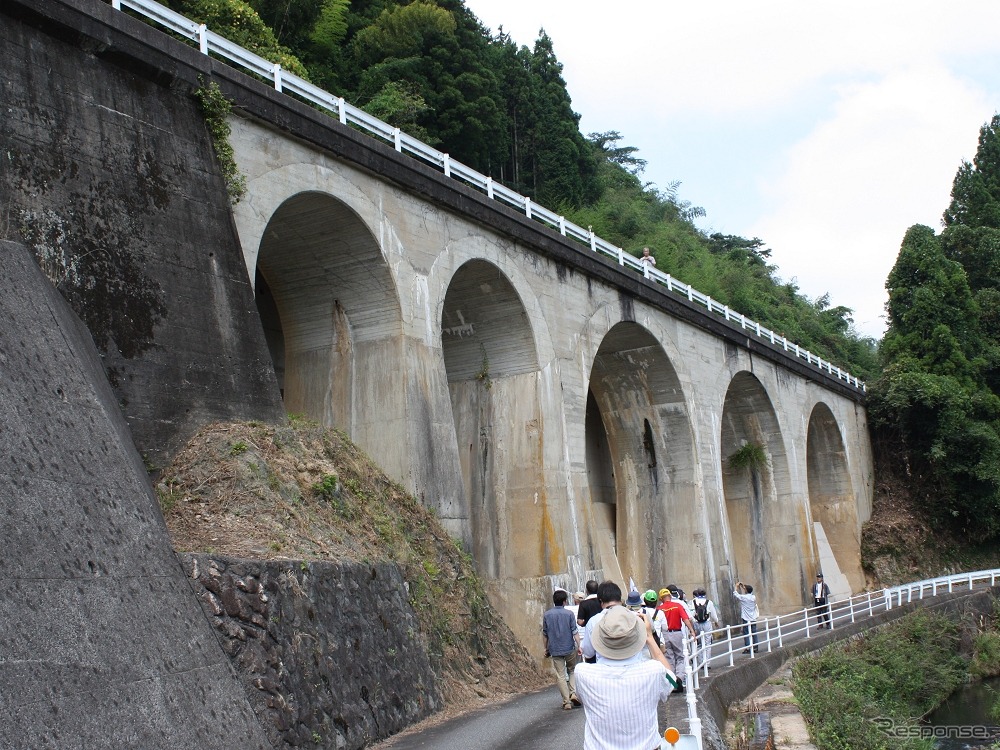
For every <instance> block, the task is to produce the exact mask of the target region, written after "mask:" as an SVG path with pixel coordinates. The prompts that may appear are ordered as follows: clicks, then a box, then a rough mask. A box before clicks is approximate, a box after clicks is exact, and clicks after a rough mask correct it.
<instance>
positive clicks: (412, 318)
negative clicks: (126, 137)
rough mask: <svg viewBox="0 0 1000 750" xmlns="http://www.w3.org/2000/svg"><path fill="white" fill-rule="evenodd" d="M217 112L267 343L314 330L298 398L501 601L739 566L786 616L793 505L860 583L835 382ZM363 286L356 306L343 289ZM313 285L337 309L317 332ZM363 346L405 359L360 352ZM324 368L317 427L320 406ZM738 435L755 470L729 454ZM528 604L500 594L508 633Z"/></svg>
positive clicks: (851, 455) (853, 417)
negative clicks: (443, 530) (463, 557)
mask: <svg viewBox="0 0 1000 750" xmlns="http://www.w3.org/2000/svg"><path fill="white" fill-rule="evenodd" d="M232 126H233V137H232V142H233V145H234V147H235V149H236V153H237V159H238V161H239V163H240V166H241V169H242V170H243V171H244V172H245V173H246V174H247V177H248V185H249V193H250V197H249V198H248V199H247V200H246V201H244V202H243V203H241V204H239V205H238V206H236V207H235V209H234V213H235V217H236V223H237V227H238V230H239V233H240V237H241V240H242V242H243V247H244V256H245V257H246V259H247V263H248V268H250V269H255V275H257V276H258V278H264V279H266V280H267V284H268V286H269V287H270V289H271V291H272V292H273V291H274V289H275V287H276V286H278V287H279V288H280V289H281V290H282V291H281V292H279V293H276V294H275V299H276V301H277V307H278V308H279V310H283V311H286V312H285V313H283V314H282V315H281V319H280V321H279V324H280V325H281V326H282V327H283V328H284V329H285V330H286V345H285V352H286V355H287V353H288V352H289V351H291V347H290V346H289V344H288V342H287V337H288V335H289V334H288V333H287V331H292V332H293V334H292V335H294V336H296V337H298V336H299V334H298V331H314V330H317V329H319V328H321V327H324V328H325V329H326V331H327V333H325V334H324V339H323V342H324V343H323V344H322V347H321V349H320V350H317V349H315V348H313V349H311V351H314V352H320V356H321V357H322V359H321V360H318V361H317V360H313V362H315V364H314V365H310V368H311V370H310V372H312V373H314V375H310V374H308V373H307V372H306V370H305V368H300V375H299V376H298V377H301V378H303V379H305V380H309V381H311V385H310V386H309V387H308V388H304V389H299V390H300V391H301V392H306V391H308V392H312V393H315V394H317V395H316V396H315V397H314V399H313V400H312V401H311V402H310V401H308V400H300V401H297V402H296V406H297V408H302V409H304V410H305V411H306V412H307V413H310V414H311V415H313V416H316V417H317V418H321V419H325V420H327V421H328V423H331V424H335V425H337V426H338V427H341V428H343V429H345V430H346V431H347V432H348V433H349V434H351V435H352V437H354V438H355V439H357V440H358V441H359V442H360V443H361V444H362V445H363V446H364V447H365V449H366V450H367V451H368V452H369V453H371V454H372V455H373V457H375V458H376V460H378V461H379V462H380V463H381V464H382V465H384V466H387V467H393V469H392V470H394V471H395V473H396V476H397V477H399V478H400V479H401V480H403V481H405V482H406V483H408V485H409V487H410V488H412V489H413V490H414V491H415V492H416V493H417V494H418V495H420V496H422V497H424V499H425V501H426V502H427V503H428V504H430V505H432V506H433V507H435V508H437V510H438V512H439V514H440V515H441V517H442V518H443V519H444V520H445V521H446V522H448V523H449V524H450V527H451V530H452V532H453V533H454V534H455V535H456V536H458V537H460V538H461V539H463V540H464V541H466V542H468V543H469V544H471V549H472V550H473V553H474V556H475V558H476V560H477V561H478V563H479V564H480V568H481V570H483V572H484V573H486V574H487V575H488V576H490V577H492V578H493V579H495V581H498V582H500V583H499V585H495V586H494V591H496V592H499V590H500V589H504V588H506V589H507V591H506V593H505V594H503V595H502V596H503V598H504V599H505V600H506V601H509V602H511V603H514V602H517V601H519V600H520V601H523V599H522V597H523V594H524V593H525V591H526V590H531V589H534V588H541V589H545V588H548V589H551V586H552V585H553V583H560V584H561V585H564V586H566V587H567V588H571V589H574V590H575V589H578V588H580V587H581V586H582V583H583V580H584V571H588V570H604V571H606V573H605V574H608V573H610V572H613V574H616V575H615V577H618V575H620V576H621V577H622V580H627V578H629V577H633V578H634V579H635V580H636V581H637V582H638V583H639V585H640V586H643V587H646V586H660V585H663V584H665V583H667V582H668V581H673V582H677V583H678V584H680V585H681V586H682V587H683V588H686V589H688V590H690V589H692V588H694V587H695V586H697V585H702V584H704V585H706V587H707V588H708V589H709V591H710V593H713V594H714V596H715V598H716V600H717V601H719V602H721V603H722V605H723V608H724V609H729V608H730V602H731V597H730V596H729V590H730V587H731V585H732V582H733V581H735V580H736V578H737V577H739V578H742V579H743V580H746V581H749V582H752V583H754V584H755V586H756V587H757V590H758V592H759V593H760V598H761V601H762V604H763V608H764V610H765V611H767V612H785V611H791V610H794V609H798V608H799V607H801V606H802V604H803V602H804V600H805V596H806V593H807V591H808V587H809V584H810V583H811V582H812V580H813V578H814V575H815V571H816V570H817V569H818V567H819V551H818V548H817V544H816V538H815V534H814V526H813V523H814V514H816V515H819V516H821V517H822V519H823V521H824V522H826V524H827V525H828V526H830V527H831V528H835V530H836V535H835V536H834V537H833V538H832V539H831V545H832V547H833V552H834V555H835V556H836V558H837V560H838V563H839V564H840V567H841V569H842V570H845V571H849V572H850V574H851V575H852V576H853V580H855V581H860V580H861V572H860V560H859V555H858V549H859V547H858V539H859V538H860V525H861V523H862V521H863V520H865V519H866V518H867V517H868V515H869V513H870V504H871V493H872V477H871V472H872V460H871V453H870V449H869V443H868V434H867V423H866V418H865V412H864V408H863V406H861V405H860V404H859V403H858V401H857V399H856V398H851V397H849V396H848V395H847V394H844V393H842V392H841V391H839V390H837V389H835V388H831V387H829V386H828V384H827V383H825V382H824V381H822V380H813V379H810V378H807V377H804V376H802V375H801V374H799V373H798V372H794V371H791V370H789V369H788V368H787V367H786V366H785V365H784V364H783V363H781V362H780V361H777V360H772V359H768V358H763V357H760V356H756V355H755V353H754V352H753V351H752V350H751V349H750V348H748V347H741V346H737V345H735V344H733V343H730V342H729V341H727V340H725V339H724V338H720V336H719V335H718V334H717V332H716V331H713V330H706V329H705V328H703V327H701V326H699V325H695V323H694V322H693V321H689V320H685V319H679V318H678V317H676V316H675V315H674V314H672V313H671V312H668V311H667V310H665V309H663V308H661V307H659V306H657V305H656V304H653V297H652V295H653V294H654V293H655V292H656V290H651V291H649V295H650V299H649V300H648V301H647V300H645V299H641V298H640V297H639V296H638V295H636V296H632V295H626V294H625V293H624V292H623V291H622V289H621V288H619V287H618V286H616V284H615V283H614V282H615V281H616V279H615V278H613V276H612V275H611V274H612V271H610V270H609V271H608V278H607V279H595V278H594V277H593V276H592V275H590V274H586V273H581V272H580V269H576V268H573V267H569V266H567V265H566V264H565V263H564V262H562V261H561V260H557V259H553V258H551V257H548V256H547V255H545V254H542V253H540V252H539V251H538V246H537V245H535V244H532V242H531V241H530V237H528V236H526V237H525V238H523V239H522V238H520V237H518V238H512V237H511V236H509V235H507V234H506V233H502V232H498V231H496V230H495V229H492V228H490V227H487V226H485V225H483V224H481V223H478V222H477V221H474V220H473V219H472V218H470V217H468V216H463V215H456V214H455V213H453V212H451V211H449V210H446V208H445V207H443V206H441V205H439V204H438V203H437V202H436V201H433V200H429V199H428V197H427V196H426V195H424V194H422V193H421V194H416V193H412V192H409V191H407V190H404V189H401V188H399V187H397V186H396V185H395V184H393V183H391V182H387V181H385V180H384V179H383V177H382V176H381V175H376V174H373V173H371V172H369V171H367V170H365V169H362V168H359V167H358V166H357V165H355V164H353V163H351V162H350V161H346V160H341V159H337V158H333V157H332V156H331V154H330V153H329V151H327V150H324V148H322V146H321V144H309V143H303V142H301V141H298V140H293V139H288V138H278V137H276V133H275V131H274V130H273V129H272V128H271V127H269V126H267V125H266V124H263V123H261V122H258V121H254V120H251V119H244V118H234V119H233V120H232ZM331 127H333V125H331ZM332 137H333V136H331V138H332ZM320 206H322V207H323V208H324V210H323V211H320V210H319V207H320ZM330 217H333V218H330ZM536 231H537V232H539V233H542V232H543V231H544V230H541V229H536ZM304 238H308V239H304ZM324 238H326V239H324ZM578 254H579V253H578ZM303 257H308V263H307V264H302V265H300V261H299V259H300V258H303ZM583 257H585V258H586V257H587V256H583ZM348 269H349V270H348ZM614 272H615V273H620V272H619V271H614ZM271 278H277V279H279V280H280V279H285V278H287V279H300V278H313V279H318V278H322V279H324V281H323V282H322V283H320V282H317V283H316V284H310V285H301V284H300V285H298V286H297V287H295V288H294V289H293V288H292V286H291V285H290V284H288V283H283V282H281V281H279V282H278V283H277V284H275V283H272V282H271ZM355 278H359V279H364V280H365V282H366V285H365V286H362V287H357V288H356V285H357V282H355V281H354V279H355ZM371 280H378V283H377V285H375V286H374V288H373V289H372V290H369V287H371V286H372V285H371V283H370V281H371ZM622 283H624V282H622ZM638 283H640V284H645V282H644V281H641V280H640V281H639V282H638ZM373 296H374V297H376V298H377V299H379V300H381V303H380V305H379V310H381V311H382V316H381V317H379V318H374V317H373V316H372V315H370V314H368V313H367V312H366V307H365V305H357V304H355V305H352V304H351V303H350V300H352V299H353V300H362V299H364V300H366V301H367V300H370V299H371V298H373ZM279 298H280V299H279ZM333 300H336V301H337V303H338V304H339V305H340V307H338V308H337V315H342V316H343V317H344V318H345V319H346V322H345V324H344V325H342V326H340V328H338V329H337V330H336V331H334V330H333V328H334V327H333V326H331V325H330V324H329V322H328V321H330V320H331V319H333V318H334V317H335V316H333V315H332V314H331V311H332V309H333V308H332V301H333ZM286 313H287V314H286ZM298 315H301V316H302V317H297V316H298ZM390 323H391V324H390ZM372 339H375V340H378V341H381V342H382V344H381V346H380V351H386V350H387V349H389V348H391V349H392V350H393V351H394V352H395V353H396V354H398V355H399V356H401V357H402V360H403V361H404V362H405V363H406V365H405V366H404V367H389V366H385V367H383V366H382V365H383V364H387V363H388V359H387V358H385V357H384V356H383V355H381V354H380V355H379V357H378V359H377V360H373V359H372V358H371V355H370V354H369V353H368V351H369V348H368V347H370V346H371V344H370V343H369V342H370V341H371V340H372ZM373 363H377V364H378V365H379V366H378V367H373V366H372V365H373ZM284 365H285V371H284V376H285V380H286V382H288V380H289V379H290V378H292V377H293V376H292V374H291V373H290V367H291V365H290V363H289V360H288V358H287V356H286V358H285V361H284ZM362 372H363V373H365V375H364V380H363V383H360V384H359V383H357V382H354V381H356V380H357V379H358V373H362ZM352 382H354V385H350V383H352ZM342 384H349V385H348V387H347V388H346V390H337V391H336V393H337V394H339V395H338V398H342V399H344V404H345V407H344V408H343V409H342V410H341V411H342V413H343V414H345V415H348V417H347V418H346V419H345V420H343V421H340V420H338V419H337V418H335V416H334V415H332V414H331V413H330V412H329V411H328V408H327V407H328V404H330V403H331V402H332V401H333V400H334V399H333V398H332V394H333V393H334V390H333V389H334V387H337V388H338V389H339V388H340V386H341V385H342ZM446 386H447V387H446ZM286 398H287V396H286ZM398 414H405V415H408V416H407V418H406V419H405V420H403V422H401V423H400V422H398V421H391V420H390V419H389V415H393V416H395V415H398ZM397 424H399V425H400V428H399V429H396V427H395V425H397ZM385 427H388V428H390V429H385ZM429 427H432V429H431V430H430V432H428V428H429ZM746 442H754V443H757V444H759V445H761V446H763V447H764V449H765V452H766V454H767V463H766V466H763V467H761V468H760V469H759V470H757V471H755V472H749V471H736V470H730V469H729V468H728V464H727V459H728V457H729V456H730V455H731V454H732V453H734V452H735V451H736V450H738V449H739V448H740V447H741V445H743V444H745V443H746ZM828 533H829V532H828ZM536 580H546V583H545V584H543V585H541V586H540V587H537V586H536V585H535V584H534V583H532V582H533V581H536ZM546 598H547V597H544V596H543V597H542V598H541V599H540V601H539V602H538V604H537V606H535V604H534V603H531V604H528V605H527V607H526V609H525V605H520V606H519V608H520V609H523V611H525V614H526V615H527V616H526V617H525V618H516V620H515V622H514V627H515V628H518V627H520V628H521V630H520V631H519V632H520V634H521V635H522V637H523V638H524V640H525V642H526V643H531V642H532V641H534V640H535V639H534V633H535V630H536V627H537V626H536V624H535V615H536V614H540V611H541V609H543V608H544V604H545V599H546ZM536 609H537V610H538V612H536V611H535V610H536ZM732 614H733V613H730V615H732ZM517 620H522V624H521V625H518V624H517Z"/></svg>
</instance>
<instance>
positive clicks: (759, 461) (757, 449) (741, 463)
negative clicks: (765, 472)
mask: <svg viewBox="0 0 1000 750" xmlns="http://www.w3.org/2000/svg"><path fill="white" fill-rule="evenodd" d="M729 466H730V467H732V468H733V469H763V468H764V467H765V466H767V452H766V451H765V450H764V446H763V445H758V444H757V443H744V444H743V446H742V447H741V448H740V449H739V450H738V451H736V452H735V453H733V454H732V455H731V456H730V457H729Z"/></svg>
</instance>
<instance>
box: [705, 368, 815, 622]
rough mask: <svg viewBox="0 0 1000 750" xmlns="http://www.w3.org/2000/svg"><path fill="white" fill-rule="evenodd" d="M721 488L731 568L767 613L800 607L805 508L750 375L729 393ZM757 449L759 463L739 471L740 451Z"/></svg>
mask: <svg viewBox="0 0 1000 750" xmlns="http://www.w3.org/2000/svg"><path fill="white" fill-rule="evenodd" d="M719 445H720V451H719V455H720V458H721V461H722V487H723V497H724V500H725V512H726V520H727V525H728V527H729V530H730V544H731V550H729V555H730V560H729V569H730V571H731V574H732V576H733V579H734V580H732V581H723V582H722V583H723V585H724V586H727V587H729V588H730V590H731V586H732V584H733V583H735V579H740V580H744V581H746V582H747V583H751V584H753V586H754V588H755V590H756V593H757V595H758V602H759V603H760V606H761V608H762V609H763V610H764V611H769V612H781V611H788V610H791V609H795V608H798V607H800V606H802V602H803V597H804V596H805V592H806V590H807V587H808V581H807V580H806V576H805V572H804V571H805V570H807V569H811V568H812V567H813V565H814V560H815V558H814V553H813V550H812V545H811V543H810V540H811V534H810V533H809V532H810V529H809V527H808V518H807V513H806V508H805V506H804V504H803V503H801V502H799V501H797V500H796V498H795V497H794V494H793V491H792V481H791V476H790V461H789V457H788V454H787V452H786V449H785V442H784V437H783V435H782V432H781V427H780V424H779V421H778V416H777V413H776V411H775V408H774V405H773V403H772V401H771V398H770V397H769V396H768V393H767V390H766V388H765V387H764V386H763V384H762V383H761V381H760V380H758V379H757V377H756V376H755V375H753V374H752V373H750V372H747V371H741V372H738V373H736V374H735V375H734V376H733V378H732V380H731V382H730V384H729V388H728V389H727V391H726V397H725V400H724V402H723V407H722V422H721V431H720V436H719ZM752 446H756V447H757V448H759V449H761V450H762V455H763V457H764V459H765V460H764V462H763V463H762V464H761V463H757V462H754V461H751V463H750V465H744V466H740V465H738V463H737V461H736V460H735V459H734V454H736V453H737V452H738V451H740V450H741V449H743V450H746V449H747V448H748V447H752Z"/></svg>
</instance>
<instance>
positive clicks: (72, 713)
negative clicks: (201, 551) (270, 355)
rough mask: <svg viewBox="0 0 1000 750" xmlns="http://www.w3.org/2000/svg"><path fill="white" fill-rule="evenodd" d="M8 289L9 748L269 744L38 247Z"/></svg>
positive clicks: (11, 266) (2, 457)
mask: <svg viewBox="0 0 1000 750" xmlns="http://www.w3.org/2000/svg"><path fill="white" fill-rule="evenodd" d="M0 287H2V288H3V290H4V291H3V294H0V321H3V325H0V503H2V506H3V511H2V514H0V546H2V548H3V550H4V553H3V556H2V558H0V560H2V567H3V571H2V576H0V581H2V583H0V623H2V627H0V747H4V748H21V749H23V750H29V748H30V750H42V749H43V748H52V749H53V750H71V749H72V748H81V750H82V749H83V748H86V749H87V750H91V749H92V748H124V747H136V748H139V747H141V748H144V749H145V748H164V749H166V748H171V749H173V748H208V747H212V748H231V750H246V749H247V748H261V749H262V748H268V747H270V744H269V743H268V741H267V739H266V737H265V735H264V733H263V731H262V730H261V727H260V726H259V725H258V723H257V721H256V719H255V717H254V715H253V712H252V710H251V709H250V705H249V703H248V702H247V699H246V696H245V695H244V693H243V690H242V688H241V686H240V684H239V682H238V680H237V678H236V675H235V673H234V671H233V669H232V667H231V666H230V664H229V662H228V660H227V658H226V656H225V654H224V653H223V651H222V649H221V648H220V647H219V642H218V641H217V640H216V638H215V637H214V635H213V633H212V629H211V628H210V627H209V625H208V623H207V622H206V620H205V617H204V615H203V614H202V612H201V611H200V610H199V608H198V605H197V603H196V602H195V599H194V597H193V595H192V591H191V588H190V587H189V586H188V583H187V581H186V580H185V578H184V575H183V572H182V571H181V568H180V565H178V563H177V561H176V559H175V558H174V556H173V552H172V550H171V549H170V544H169V540H168V538H167V532H166V528H165V527H164V525H163V519H162V517H161V515H160V511H159V507H158V506H157V503H156V499H155V498H154V497H153V492H152V489H151V487H150V485H149V481H148V479H147V478H146V472H145V470H144V468H143V465H142V461H141V459H140V458H139V455H138V453H136V451H135V449H134V448H133V446H132V441H131V438H130V436H129V430H128V427H127V425H126V424H125V422H124V420H123V419H122V417H121V414H120V412H119V409H118V404H117V402H116V399H115V396H114V394H113V393H112V392H111V389H110V387H109V386H108V384H107V381H106V379H105V375H104V370H103V368H102V367H101V362H100V359H99V358H98V354H97V352H96V350H95V348H94V344H93V341H92V340H91V338H90V335H89V334H88V333H87V331H86V329H85V328H84V326H83V325H82V324H81V323H80V321H79V320H78V319H77V318H76V317H75V316H74V314H73V312H72V311H71V310H70V309H69V307H68V305H67V304H66V302H65V301H64V300H63V299H62V298H61V297H60V296H59V294H58V293H57V292H56V291H55V290H54V289H53V288H52V285H51V284H50V283H49V282H48V281H47V280H46V279H45V277H44V276H43V275H42V273H41V271H40V270H39V269H38V266H37V265H36V264H35V261H34V259H33V258H32V256H31V254H30V252H29V251H28V250H27V249H26V248H24V247H21V246H18V245H14V244H13V243H8V242H0Z"/></svg>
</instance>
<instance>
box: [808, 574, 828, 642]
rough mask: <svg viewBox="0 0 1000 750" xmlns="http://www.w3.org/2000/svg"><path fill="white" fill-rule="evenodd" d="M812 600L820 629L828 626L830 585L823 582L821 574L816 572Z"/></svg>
mask: <svg viewBox="0 0 1000 750" xmlns="http://www.w3.org/2000/svg"><path fill="white" fill-rule="evenodd" d="M812 600H813V605H814V606H815V607H816V613H817V618H818V619H819V627H820V629H823V628H829V627H830V604H829V601H830V587H829V586H827V585H826V583H824V582H823V574H822V573H817V574H816V583H814V584H813V586H812Z"/></svg>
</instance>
